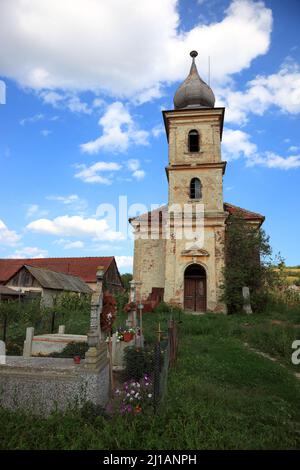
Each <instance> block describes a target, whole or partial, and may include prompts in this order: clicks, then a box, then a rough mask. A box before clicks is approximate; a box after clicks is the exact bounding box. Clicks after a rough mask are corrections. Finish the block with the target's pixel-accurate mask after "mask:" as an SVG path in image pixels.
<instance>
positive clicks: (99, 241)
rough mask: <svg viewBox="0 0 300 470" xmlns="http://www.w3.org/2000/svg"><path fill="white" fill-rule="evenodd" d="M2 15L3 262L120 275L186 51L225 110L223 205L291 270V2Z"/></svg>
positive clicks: (298, 69) (153, 197) (294, 32)
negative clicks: (55, 262)
mask: <svg viewBox="0 0 300 470" xmlns="http://www.w3.org/2000/svg"><path fill="white" fill-rule="evenodd" d="M0 21H1V27H0V80H1V81H0V171H1V179H0V201H1V203H0V257H2V258H5V257H14V258H18V257H29V258H30V257H48V256H51V257H56V256H59V257H60V256H66V257H67V256H110V255H114V256H116V257H117V262H118V266H119V268H120V271H122V272H128V271H129V272H130V271H131V269H132V256H133V241H132V235H131V233H130V231H128V233H126V231H127V223H126V220H127V218H128V216H129V215H131V216H133V215H135V214H137V213H139V212H143V210H145V209H146V210H150V209H151V205H153V204H157V205H161V204H164V203H166V202H167V190H168V186H167V179H166V176H165V170H164V168H165V166H166V165H167V163H168V162H167V159H168V153H167V152H168V148H167V140H166V135H165V131H164V128H163V120H162V113H161V111H162V110H164V109H173V96H174V93H175V91H176V89H177V87H178V86H179V85H180V83H181V82H182V81H183V80H184V79H185V77H186V76H187V74H188V72H189V68H190V62H191V58H190V56H189V52H190V51H191V50H193V49H196V50H197V51H198V54H199V55H198V57H197V67H198V71H199V74H200V76H201V77H202V78H203V79H204V80H205V81H208V79H209V77H208V58H209V57H210V65H211V67H210V69H211V72H210V85H211V87H212V89H213V91H214V93H215V96H216V106H225V108H226V110H225V122H224V133H223V140H222V158H223V159H224V160H226V161H227V162H228V164H227V168H226V173H225V176H224V201H226V202H229V203H231V204H235V205H238V206H240V207H243V208H246V209H249V210H252V211H255V212H259V213H261V214H263V215H265V217H266V221H265V223H264V228H265V230H266V232H267V234H268V235H270V241H271V245H272V247H273V250H274V253H278V252H280V253H281V255H282V256H283V258H284V259H285V261H286V264H287V265H297V264H300V256H299V239H300V218H299V183H300V133H299V115H300V34H299V21H300V2H299V1H298V0H286V1H284V2H282V1H280V0H266V1H264V2H260V1H252V0H231V1H230V0H179V1H175V0H152V1H151V2H149V1H148V0H110V1H109V2H107V1H105V0H63V1H61V0H0ZM120 198H121V199H120ZM120 204H121V206H122V207H126V211H124V210H121V211H119V206H120ZM114 211H115V212H114ZM120 214H121V215H120ZM115 222H116V223H115Z"/></svg>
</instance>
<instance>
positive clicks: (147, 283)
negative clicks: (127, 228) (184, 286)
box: [133, 239, 165, 299]
mask: <svg viewBox="0 0 300 470" xmlns="http://www.w3.org/2000/svg"><path fill="white" fill-rule="evenodd" d="M133 278H134V279H135V280H137V281H139V280H141V281H142V283H143V284H142V285H141V288H140V293H141V297H142V299H146V298H147V297H148V295H149V294H150V293H151V291H152V287H163V288H164V287H165V240H162V239H159V240H151V239H150V240H142V239H137V240H135V244H134V265H133Z"/></svg>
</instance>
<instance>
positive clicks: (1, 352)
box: [0, 340, 6, 364]
mask: <svg viewBox="0 0 300 470" xmlns="http://www.w3.org/2000/svg"><path fill="white" fill-rule="evenodd" d="M5 363H6V346H5V342H4V341H2V340H0V364H5Z"/></svg>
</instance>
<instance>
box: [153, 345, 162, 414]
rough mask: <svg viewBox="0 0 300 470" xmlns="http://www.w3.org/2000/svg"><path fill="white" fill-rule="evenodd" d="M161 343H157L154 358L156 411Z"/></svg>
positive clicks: (155, 408)
mask: <svg viewBox="0 0 300 470" xmlns="http://www.w3.org/2000/svg"><path fill="white" fill-rule="evenodd" d="M160 357H161V354H160V343H159V342H157V343H155V347H154V358H153V407H154V413H156V411H157V407H158V404H159V388H160V387H159V382H160Z"/></svg>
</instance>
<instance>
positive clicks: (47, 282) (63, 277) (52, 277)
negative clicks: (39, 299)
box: [24, 265, 92, 294]
mask: <svg viewBox="0 0 300 470" xmlns="http://www.w3.org/2000/svg"><path fill="white" fill-rule="evenodd" d="M24 267H25V268H26V269H27V270H28V271H29V272H30V274H32V276H33V277H34V278H35V279H36V280H37V281H38V282H39V284H40V285H41V286H42V287H44V288H45V289H55V290H65V291H68V292H80V293H84V294H90V293H91V292H92V289H91V288H90V287H89V286H88V285H87V284H86V283H85V282H84V281H83V280H82V279H80V277H76V276H71V275H70V274H63V273H58V272H55V271H50V270H49V269H43V268H36V267H34V266H28V265H26V266H24Z"/></svg>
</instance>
